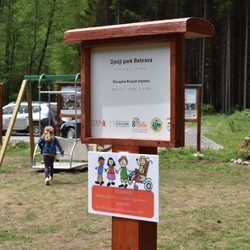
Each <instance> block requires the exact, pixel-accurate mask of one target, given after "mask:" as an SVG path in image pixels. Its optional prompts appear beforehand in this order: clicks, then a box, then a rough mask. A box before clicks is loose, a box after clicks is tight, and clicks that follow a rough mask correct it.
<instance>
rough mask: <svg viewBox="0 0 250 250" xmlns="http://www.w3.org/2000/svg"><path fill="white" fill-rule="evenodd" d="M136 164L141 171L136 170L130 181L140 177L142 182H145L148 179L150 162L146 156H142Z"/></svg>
mask: <svg viewBox="0 0 250 250" xmlns="http://www.w3.org/2000/svg"><path fill="white" fill-rule="evenodd" d="M136 162H137V165H138V166H139V169H138V168H135V170H134V171H132V172H131V173H130V175H129V179H131V180H133V179H134V178H136V177H138V178H139V180H140V181H144V180H145V179H146V170H147V164H148V163H149V162H150V161H148V159H146V157H145V156H140V158H139V160H138V159H136Z"/></svg>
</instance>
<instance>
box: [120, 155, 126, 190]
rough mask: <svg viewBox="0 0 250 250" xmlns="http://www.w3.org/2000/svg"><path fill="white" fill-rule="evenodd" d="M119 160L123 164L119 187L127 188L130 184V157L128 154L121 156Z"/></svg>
mask: <svg viewBox="0 0 250 250" xmlns="http://www.w3.org/2000/svg"><path fill="white" fill-rule="evenodd" d="M118 162H119V164H120V166H121V168H120V169H119V170H121V173H120V177H121V185H119V187H124V188H126V187H127V186H128V184H127V182H128V169H127V165H128V159H127V157H126V156H121V157H120V159H119V160H118Z"/></svg>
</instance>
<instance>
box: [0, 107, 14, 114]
mask: <svg viewBox="0 0 250 250" xmlns="http://www.w3.org/2000/svg"><path fill="white" fill-rule="evenodd" d="M13 109H14V106H8V107H5V108H4V109H3V114H4V115H11V114H12V113H13Z"/></svg>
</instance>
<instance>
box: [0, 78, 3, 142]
mask: <svg viewBox="0 0 250 250" xmlns="http://www.w3.org/2000/svg"><path fill="white" fill-rule="evenodd" d="M2 143H3V84H2V83H0V145H2Z"/></svg>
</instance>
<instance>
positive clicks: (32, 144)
mask: <svg viewBox="0 0 250 250" xmlns="http://www.w3.org/2000/svg"><path fill="white" fill-rule="evenodd" d="M26 95H27V102H28V113H29V134H30V156H31V163H32V160H33V153H34V150H35V140H34V128H33V111H32V89H31V84H30V83H28V86H27V88H26Z"/></svg>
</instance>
